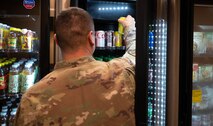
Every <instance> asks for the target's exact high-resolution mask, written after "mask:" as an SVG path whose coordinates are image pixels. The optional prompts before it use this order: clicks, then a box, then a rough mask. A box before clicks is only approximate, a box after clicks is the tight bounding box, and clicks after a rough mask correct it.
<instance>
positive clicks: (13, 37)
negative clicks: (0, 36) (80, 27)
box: [7, 27, 18, 51]
mask: <svg viewBox="0 0 213 126" xmlns="http://www.w3.org/2000/svg"><path fill="white" fill-rule="evenodd" d="M17 41H18V38H17V30H16V28H14V27H10V34H9V39H8V44H7V48H8V51H17V44H18V42H17Z"/></svg>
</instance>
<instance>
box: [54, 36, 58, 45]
mask: <svg viewBox="0 0 213 126" xmlns="http://www.w3.org/2000/svg"><path fill="white" fill-rule="evenodd" d="M54 41H55V43H56V44H57V45H58V39H57V36H56V34H54Z"/></svg>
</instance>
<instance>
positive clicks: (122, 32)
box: [118, 17, 126, 34]
mask: <svg viewBox="0 0 213 126" xmlns="http://www.w3.org/2000/svg"><path fill="white" fill-rule="evenodd" d="M125 19H126V18H125V17H120V18H119V20H125ZM118 32H119V33H120V34H124V26H123V25H122V24H121V23H119V22H118Z"/></svg>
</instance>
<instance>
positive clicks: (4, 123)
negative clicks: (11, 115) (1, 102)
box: [0, 111, 7, 126]
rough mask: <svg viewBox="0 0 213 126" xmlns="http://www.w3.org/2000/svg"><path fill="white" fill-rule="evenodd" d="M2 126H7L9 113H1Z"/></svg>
mask: <svg viewBox="0 0 213 126" xmlns="http://www.w3.org/2000/svg"><path fill="white" fill-rule="evenodd" d="M0 124H1V126H7V112H5V111H2V112H0Z"/></svg>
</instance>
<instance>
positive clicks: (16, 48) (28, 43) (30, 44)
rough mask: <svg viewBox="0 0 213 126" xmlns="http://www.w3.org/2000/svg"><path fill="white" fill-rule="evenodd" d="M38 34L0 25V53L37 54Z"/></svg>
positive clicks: (24, 29) (28, 30)
mask: <svg viewBox="0 0 213 126" xmlns="http://www.w3.org/2000/svg"><path fill="white" fill-rule="evenodd" d="M38 46H39V40H38V36H37V33H36V32H35V31H32V30H30V29H26V28H23V29H21V28H16V27H11V26H8V25H6V24H2V23H0V52H37V51H38Z"/></svg>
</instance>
